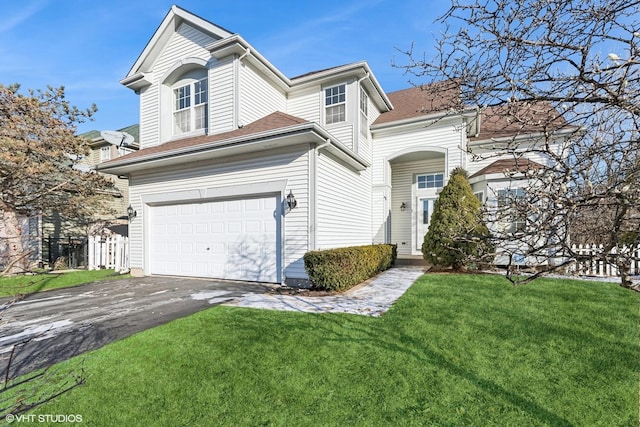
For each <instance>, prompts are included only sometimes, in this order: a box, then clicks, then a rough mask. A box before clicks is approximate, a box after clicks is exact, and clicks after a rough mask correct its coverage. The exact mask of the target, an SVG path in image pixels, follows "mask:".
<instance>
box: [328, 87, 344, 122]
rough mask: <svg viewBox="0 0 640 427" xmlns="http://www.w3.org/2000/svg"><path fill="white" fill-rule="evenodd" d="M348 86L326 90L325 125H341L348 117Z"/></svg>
mask: <svg viewBox="0 0 640 427" xmlns="http://www.w3.org/2000/svg"><path fill="white" fill-rule="evenodd" d="M346 100H347V97H346V85H344V84H341V85H338V86H332V87H329V88H326V89H325V90H324V106H325V111H324V112H325V114H324V117H325V123H326V124H328V125H330V124H332V123H340V122H344V121H345V120H347V117H346Z"/></svg>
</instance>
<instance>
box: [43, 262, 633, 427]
mask: <svg viewBox="0 0 640 427" xmlns="http://www.w3.org/2000/svg"><path fill="white" fill-rule="evenodd" d="M639 304H640V295H638V294H635V293H632V292H630V291H627V290H624V289H621V288H619V287H618V286H617V285H614V284H603V283H586V282H571V281H562V280H540V281H537V282H534V283H532V284H529V285H526V286H522V287H513V286H512V285H510V284H508V283H507V282H506V281H505V280H504V279H503V278H502V277H496V276H469V275H427V276H423V277H422V278H421V279H420V280H418V282H417V283H416V284H415V285H414V286H413V287H412V288H411V289H410V290H409V291H408V292H407V294H406V295H404V296H403V297H402V298H401V299H400V300H399V301H398V302H397V303H396V304H395V305H394V307H393V308H392V309H391V310H390V311H389V312H388V313H387V314H385V315H384V316H383V317H382V318H369V317H363V316H356V315H346V314H345V315H337V314H323V315H317V314H303V313H294V312H277V311H266V310H252V309H242V308H234V307H225V306H220V307H216V308H213V309H209V310H205V311H202V312H199V313H197V314H195V315H192V316H189V317H187V318H183V319H179V320H176V321H174V322H171V323H169V324H167V325H164V326H161V327H158V328H155V329H152V330H149V331H146V332H143V333H139V334H137V335H135V336H132V337H130V338H128V339H125V340H122V341H119V342H116V343H112V344H110V345H108V346H106V347H104V348H102V349H100V350H97V351H94V352H92V353H90V354H88V355H87V356H86V357H85V359H84V369H85V371H86V372H87V374H88V379H87V383H86V385H84V386H81V387H78V388H76V389H74V390H72V391H71V392H69V393H67V394H64V395H62V396H61V397H59V398H58V399H56V400H54V401H53V402H52V403H50V404H47V405H45V406H42V407H40V408H37V409H36V411H35V413H38V414H80V415H81V416H82V419H83V423H86V424H87V425H101V426H125V425H149V426H151V425H153V426H156V425H162V426H173V425H189V426H196V425H202V426H208V425H285V426H291V425H296V426H300V425H309V426H316V425H336V426H342V425H363V426H383V425H384V426H386V425H479V426H490V425H499V426H505V425H514V426H516V425H517V426H524V425H526V426H535V425H553V426H562V425H567V426H568V425H584V426H586V425H608V426H609V425H610V426H613V425H615V426H626V425H629V426H636V425H637V423H638V372H639V368H640V367H639V364H640V348H639V330H638V321H639V312H638V307H639ZM81 359H82V358H76V359H72V360H70V361H67V362H64V367H65V368H66V369H68V368H69V367H70V366H72V365H73V364H78V363H80V360H81Z"/></svg>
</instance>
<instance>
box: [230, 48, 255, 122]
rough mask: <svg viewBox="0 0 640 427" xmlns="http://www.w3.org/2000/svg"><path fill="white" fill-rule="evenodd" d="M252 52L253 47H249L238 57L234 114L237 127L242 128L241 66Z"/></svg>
mask: <svg viewBox="0 0 640 427" xmlns="http://www.w3.org/2000/svg"><path fill="white" fill-rule="evenodd" d="M250 53H251V49H250V48H247V50H245V51H244V53H243V54H242V55H240V56H239V57H238V59H237V60H236V64H237V66H236V70H235V72H236V99H235V111H234V114H235V116H236V128H237V129H240V128H242V127H244V123H242V120H241V119H240V112H241V111H242V109H241V108H240V99H242V96H240V87H241V86H240V67H241V66H242V60H243V59H244V58H246V57H247V55H249V54H250Z"/></svg>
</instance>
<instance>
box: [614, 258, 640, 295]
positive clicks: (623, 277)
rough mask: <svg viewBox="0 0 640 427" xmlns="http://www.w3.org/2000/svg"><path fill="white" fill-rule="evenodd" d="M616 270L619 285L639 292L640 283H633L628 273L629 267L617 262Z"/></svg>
mask: <svg viewBox="0 0 640 427" xmlns="http://www.w3.org/2000/svg"><path fill="white" fill-rule="evenodd" d="M618 271H619V272H620V286H622V287H623V288H627V289H631V290H634V291H636V292H640V283H633V279H632V278H631V275H630V274H629V271H630V268H629V265H628V264H626V263H624V262H623V263H619V264H618Z"/></svg>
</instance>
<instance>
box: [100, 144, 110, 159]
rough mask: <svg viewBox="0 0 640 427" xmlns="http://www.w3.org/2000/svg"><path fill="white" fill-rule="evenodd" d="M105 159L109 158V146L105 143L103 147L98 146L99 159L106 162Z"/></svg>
mask: <svg viewBox="0 0 640 427" xmlns="http://www.w3.org/2000/svg"><path fill="white" fill-rule="evenodd" d="M107 160H111V146H110V145H107V146H104V147H100V161H101V162H106V161H107Z"/></svg>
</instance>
